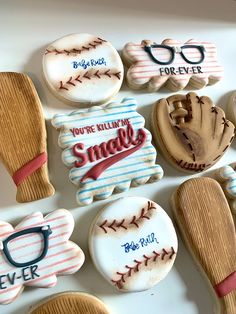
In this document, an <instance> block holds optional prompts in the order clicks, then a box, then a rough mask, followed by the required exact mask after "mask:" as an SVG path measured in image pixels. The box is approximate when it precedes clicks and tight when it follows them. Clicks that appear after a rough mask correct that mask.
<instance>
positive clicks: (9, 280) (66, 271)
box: [0, 209, 84, 304]
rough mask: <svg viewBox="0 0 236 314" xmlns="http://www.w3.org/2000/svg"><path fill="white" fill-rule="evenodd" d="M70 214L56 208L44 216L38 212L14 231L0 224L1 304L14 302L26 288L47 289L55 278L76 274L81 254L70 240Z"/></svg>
mask: <svg viewBox="0 0 236 314" xmlns="http://www.w3.org/2000/svg"><path fill="white" fill-rule="evenodd" d="M73 229H74V219H73V216H72V214H71V213H70V212H69V211H67V210H65V209H59V210H55V211H54V212H52V213H50V214H49V215H47V216H46V217H43V215H42V213H40V212H37V213H34V214H31V215H30V216H28V217H26V218H24V219H23V220H22V221H21V222H20V223H19V224H18V225H17V226H16V227H15V228H13V227H12V225H10V224H9V223H7V222H5V221H0V265H1V266H0V303H1V304H8V303H11V302H13V301H14V300H15V299H16V298H17V297H18V296H19V295H20V294H21V293H22V292H23V290H24V287H25V286H31V287H42V288H50V287H54V286H55V285H56V283H57V276H60V275H70V274H74V273H75V272H77V271H78V270H79V269H80V267H81V266H82V265H83V263H84V253H83V251H82V250H81V249H80V247H79V246H78V245H76V244H75V243H73V242H71V241H69V238H70V236H71V234H72V232H73Z"/></svg>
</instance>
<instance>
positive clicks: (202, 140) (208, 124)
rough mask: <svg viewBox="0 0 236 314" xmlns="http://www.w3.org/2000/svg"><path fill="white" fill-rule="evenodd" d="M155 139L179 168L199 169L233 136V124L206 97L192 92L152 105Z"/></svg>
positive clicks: (215, 158)
mask: <svg viewBox="0 0 236 314" xmlns="http://www.w3.org/2000/svg"><path fill="white" fill-rule="evenodd" d="M151 126H152V133H153V137H154V141H155V143H156V145H158V146H159V147H160V149H161V150H162V152H163V154H164V156H165V157H166V159H167V160H168V161H169V162H170V163H171V164H172V165H173V166H175V167H176V168H178V169H179V170H181V171H186V172H190V173H195V172H200V171H204V170H206V169H208V168H209V167H211V166H212V165H214V164H215V163H216V162H217V161H218V160H219V159H220V158H221V157H222V156H223V154H224V153H225V152H226V150H227V149H228V148H229V146H230V145H231V143H232V141H233V139H234V133H235V127H234V125H233V123H231V122H230V121H228V120H227V119H226V118H225V113H224V111H223V110H222V109H221V108H219V107H216V106H214V104H213V102H212V100H211V99H210V98H209V97H206V96H202V97H199V96H198V95H197V94H195V93H188V94H187V95H178V94H176V95H173V96H170V97H168V98H166V99H165V98H163V99H160V100H159V101H157V102H156V103H155V105H154V106H153V112H152V116H151Z"/></svg>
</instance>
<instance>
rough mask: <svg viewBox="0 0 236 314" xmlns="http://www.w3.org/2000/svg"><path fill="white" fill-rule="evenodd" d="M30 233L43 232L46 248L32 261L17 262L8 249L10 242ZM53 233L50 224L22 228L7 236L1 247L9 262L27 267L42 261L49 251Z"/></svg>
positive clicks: (16, 265)
mask: <svg viewBox="0 0 236 314" xmlns="http://www.w3.org/2000/svg"><path fill="white" fill-rule="evenodd" d="M30 233H41V234H42V235H43V242H44V248H43V251H42V253H41V255H40V256H39V257H37V258H35V259H34V260H32V261H30V262H26V263H17V262H15V261H14V259H13V258H12V257H11V254H10V252H9V249H8V243H9V242H10V241H12V240H14V239H16V238H18V237H21V236H23V235H26V234H30ZM51 233H52V230H51V228H50V226H49V225H46V226H42V227H34V228H29V229H24V230H21V231H19V232H16V233H13V234H11V235H10V236H9V237H8V238H6V239H5V240H3V241H2V246H1V248H0V250H2V251H3V252H4V254H5V256H6V258H7V260H8V261H9V263H11V264H12V265H13V266H15V267H17V268H19V267H26V266H30V265H33V264H36V263H38V262H39V261H41V260H42V259H43V258H44V257H45V256H46V254H47V252H48V244H49V235H50V234H51Z"/></svg>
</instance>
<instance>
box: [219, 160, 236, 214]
mask: <svg viewBox="0 0 236 314" xmlns="http://www.w3.org/2000/svg"><path fill="white" fill-rule="evenodd" d="M216 177H217V179H218V180H219V181H220V183H221V184H222V187H223V189H224V192H225V194H226V196H227V197H228V199H229V203H230V208H231V210H232V212H233V214H234V215H236V163H233V164H231V165H228V166H224V167H221V168H220V169H218V170H217V171H216ZM235 218H236V217H235Z"/></svg>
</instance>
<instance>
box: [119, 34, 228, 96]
mask: <svg viewBox="0 0 236 314" xmlns="http://www.w3.org/2000/svg"><path fill="white" fill-rule="evenodd" d="M162 45H169V46H171V47H174V48H175V54H174V61H173V62H172V63H171V64H169V65H160V64H157V63H155V62H154V61H153V60H152V58H151V57H150V56H149V54H148V53H147V52H145V50H144V44H134V43H128V44H126V45H125V47H124V49H123V55H124V57H125V58H126V59H127V61H128V62H129V63H130V64H131V66H130V68H129V69H128V72H127V79H128V82H130V84H131V85H132V84H133V85H135V86H137V87H139V86H140V87H142V86H143V85H146V84H148V87H149V89H150V91H156V90H158V89H159V88H161V87H162V86H163V85H164V84H165V83H166V82H167V81H168V80H169V82H170V83H171V85H172V86H174V87H175V89H176V90H178V89H179V90H181V89H183V88H184V87H186V85H187V84H188V83H189V81H190V79H191V83H192V84H194V86H195V87H196V88H201V87H204V86H205V85H208V84H213V83H216V82H217V81H219V80H220V79H221V78H222V75H223V68H222V66H220V65H219V62H218V59H217V53H216V46H215V45H214V44H212V43H210V42H198V41H196V40H194V39H191V40H188V41H187V42H185V43H183V42H180V41H176V40H173V39H165V40H164V41H163V42H162ZM183 45H199V46H203V47H204V50H205V52H204V55H205V58H204V60H203V62H201V63H198V64H190V63H187V62H186V61H185V60H184V59H183V57H182V56H181V55H180V51H181V48H180V47H181V46H183ZM153 53H154V55H155V56H158V55H160V54H161V58H160V57H159V59H161V61H167V60H168V58H169V55H170V54H169V52H168V50H167V51H162V52H161V53H160V52H159V50H158V49H156V51H155V49H153ZM185 54H187V53H186V51H185ZM188 54H189V56H190V57H189V58H190V59H192V60H193V61H197V60H199V59H200V52H198V51H196V50H195V49H194V50H193V49H190V48H189V52H188Z"/></svg>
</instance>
